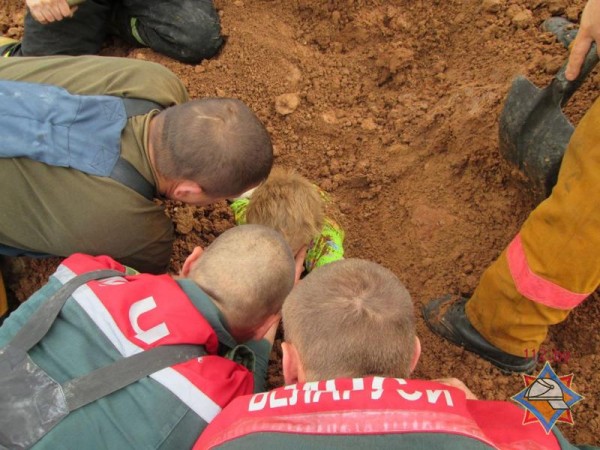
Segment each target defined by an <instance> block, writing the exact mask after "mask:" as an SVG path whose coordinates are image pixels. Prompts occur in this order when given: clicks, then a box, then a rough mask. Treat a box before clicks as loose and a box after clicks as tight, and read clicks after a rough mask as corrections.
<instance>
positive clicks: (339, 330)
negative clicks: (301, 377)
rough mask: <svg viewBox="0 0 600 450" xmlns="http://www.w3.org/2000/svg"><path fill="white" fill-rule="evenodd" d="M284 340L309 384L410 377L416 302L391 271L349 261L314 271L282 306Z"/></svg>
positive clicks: (373, 264)
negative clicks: (380, 377)
mask: <svg viewBox="0 0 600 450" xmlns="http://www.w3.org/2000/svg"><path fill="white" fill-rule="evenodd" d="M282 315H283V327H284V333H285V340H286V341H287V342H289V343H291V344H293V345H294V346H295V347H296V349H297V350H298V353H299V357H300V360H301V362H302V365H303V368H304V371H305V374H306V379H307V381H318V380H327V379H332V378H341V377H350V378H359V377H366V376H384V377H397V378H406V377H408V375H409V373H410V365H411V361H412V357H413V352H414V346H415V336H416V334H415V320H414V308H413V303H412V299H411V297H410V295H409V293H408V291H407V290H406V288H405V287H404V285H403V284H402V283H401V282H400V280H399V279H398V278H397V277H396V276H395V275H394V274H393V273H392V272H391V271H389V270H388V269H385V268H384V267H382V266H380V265H378V264H376V263H373V262H369V261H364V260H360V259H346V260H340V261H335V262H332V263H331V264H327V265H325V266H323V267H319V268H318V269H316V270H314V271H312V272H311V273H310V274H308V276H306V277H305V278H304V279H303V280H302V281H301V282H300V283H298V284H297V285H296V286H295V287H294V289H293V290H292V292H291V293H290V295H289V296H288V298H287V299H286V300H285V303H284V305H283V311H282Z"/></svg>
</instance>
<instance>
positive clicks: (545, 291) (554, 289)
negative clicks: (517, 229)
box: [507, 234, 591, 309]
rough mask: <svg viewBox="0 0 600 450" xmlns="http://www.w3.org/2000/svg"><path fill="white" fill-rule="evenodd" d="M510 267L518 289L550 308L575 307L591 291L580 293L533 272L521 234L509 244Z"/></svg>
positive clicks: (529, 297)
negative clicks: (528, 262)
mask: <svg viewBox="0 0 600 450" xmlns="http://www.w3.org/2000/svg"><path fill="white" fill-rule="evenodd" d="M507 258H508V267H509V269H510V274H511V276H512V279H513V281H514V283H515V287H516V288H517V291H519V293H520V294H521V295H523V296H524V297H527V298H528V299H529V300H531V301H533V302H536V303H540V304H542V305H545V306H549V307H550V308H556V309H573V308H574V307H576V306H577V305H579V304H580V303H581V302H582V301H583V300H585V299H586V298H587V297H588V296H589V295H590V294H591V292H589V293H587V294H579V293H577V292H571V291H569V290H567V289H565V288H563V287H561V286H559V285H558V284H555V283H552V282H551V281H548V280H545V279H544V278H542V277H540V276H539V275H536V274H535V273H533V271H532V270H531V268H530V267H529V265H528V264H527V258H526V257H525V251H524V250H523V242H522V240H521V235H520V234H517V235H516V236H515V238H514V239H513V240H512V242H511V243H510V244H509V246H508V251H507Z"/></svg>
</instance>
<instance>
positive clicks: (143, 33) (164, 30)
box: [113, 0, 223, 63]
mask: <svg viewBox="0 0 600 450" xmlns="http://www.w3.org/2000/svg"><path fill="white" fill-rule="evenodd" d="M113 20H114V23H113V26H114V28H115V29H116V31H117V32H118V34H119V35H120V36H121V37H122V38H123V39H125V40H126V41H128V42H129V43H131V44H134V45H142V46H146V47H150V48H151V49H153V50H154V51H156V52H159V53H162V54H164V55H167V56H169V57H171V58H174V59H177V60H179V61H182V62H185V63H197V62H200V61H201V60H203V59H206V58H210V57H212V56H214V55H215V53H217V51H218V50H219V48H220V47H221V45H222V44H223V39H222V37H221V26H220V23H219V14H218V13H217V10H216V9H215V7H214V5H213V2H212V0H163V1H157V0H124V1H123V2H122V3H120V4H118V5H117V7H116V10H115V13H114V19H113Z"/></svg>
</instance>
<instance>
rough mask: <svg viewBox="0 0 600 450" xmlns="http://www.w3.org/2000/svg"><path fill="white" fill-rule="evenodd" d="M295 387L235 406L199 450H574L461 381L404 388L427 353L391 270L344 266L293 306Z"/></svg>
mask: <svg viewBox="0 0 600 450" xmlns="http://www.w3.org/2000/svg"><path fill="white" fill-rule="evenodd" d="M282 315H283V325H284V329H285V341H286V342H284V343H283V344H282V349H283V372H284V378H285V382H286V384H287V386H285V387H283V388H279V389H275V390H273V391H271V392H268V393H261V394H255V395H253V396H245V397H241V398H238V399H236V400H235V401H234V402H232V403H231V404H230V405H229V406H228V407H227V408H225V409H224V410H223V412H222V413H221V414H220V415H219V417H217V418H216V419H215V421H213V422H212V423H211V424H210V425H209V426H208V427H207V428H206V430H205V431H204V433H203V434H202V436H201V437H200V439H199V440H198V442H197V443H196V446H195V448H196V449H202V450H207V449H217V448H218V449H223V450H225V449H227V450H230V449H231V450H233V449H244V450H253V449H265V448H277V449H287V448H289V449H297V448H311V449H320V448H323V449H325V448H326V449H328V450H332V449H348V448H356V449H363V448H365V449H366V448H369V449H370V448H377V449H397V448H410V449H430V448H447V449H489V448H544V449H552V448H563V449H567V448H573V447H572V446H570V444H568V443H567V442H566V441H565V439H564V438H563V437H562V435H561V434H560V432H559V431H557V430H554V431H553V432H552V433H551V434H549V435H547V434H546V433H545V431H544V429H543V428H542V427H541V426H538V427H536V426H524V425H523V424H522V421H523V411H522V410H520V409H519V408H518V407H517V406H516V405H514V404H512V403H508V402H497V401H494V402H490V401H478V400H476V399H475V397H474V395H473V394H472V393H471V392H470V391H469V390H468V389H467V388H466V387H465V386H464V384H462V383H461V382H460V381H458V380H456V379H449V380H439V381H425V380H408V379H405V378H406V377H407V376H408V375H409V374H410V372H411V371H412V369H413V368H414V367H415V365H416V363H417V360H418V358H419V354H420V344H419V340H418V338H417V337H416V335H415V325H414V311H413V305H412V300H411V298H410V295H409V294H408V292H407V291H406V289H405V288H404V286H403V285H402V283H401V282H400V281H399V280H398V278H396V276H395V275H394V274H393V273H392V272H390V271H389V270H387V269H385V268H383V267H381V266H379V265H377V264H375V263H372V262H368V261H362V260H357V259H347V260H341V261H335V262H332V263H331V264H328V265H326V266H323V267H320V268H318V269H316V270H314V271H313V272H311V273H310V274H309V275H308V276H307V277H306V278H304V279H303V280H302V282H301V283H298V284H297V285H296V286H295V287H294V289H293V290H292V292H291V293H290V295H289V296H288V297H287V298H286V300H285V303H284V306H283V311H282Z"/></svg>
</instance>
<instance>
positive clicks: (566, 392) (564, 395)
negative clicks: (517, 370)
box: [511, 362, 584, 434]
mask: <svg viewBox="0 0 600 450" xmlns="http://www.w3.org/2000/svg"><path fill="white" fill-rule="evenodd" d="M523 381H524V383H525V389H523V390H522V391H521V392H519V393H518V394H516V395H514V396H512V397H511V399H512V400H513V401H515V402H517V403H518V404H519V405H521V406H522V407H524V408H525V417H524V418H523V425H528V424H530V423H535V422H539V423H541V424H542V426H543V427H544V430H545V431H546V434H549V433H550V430H552V427H553V426H554V425H555V424H556V422H565V423H569V424H571V425H573V424H574V421H573V414H572V413H571V408H572V407H573V405H575V403H578V402H580V401H581V400H583V399H584V397H583V396H582V395H579V394H578V393H577V392H575V391H574V390H573V389H571V383H572V382H573V374H569V375H565V376H562V377H559V376H558V375H557V374H556V373H555V372H554V370H552V367H550V364H549V363H548V362H546V364H544V367H543V369H542V370H541V372H540V373H539V374H538V375H537V376H535V377H533V376H530V375H523Z"/></svg>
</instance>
